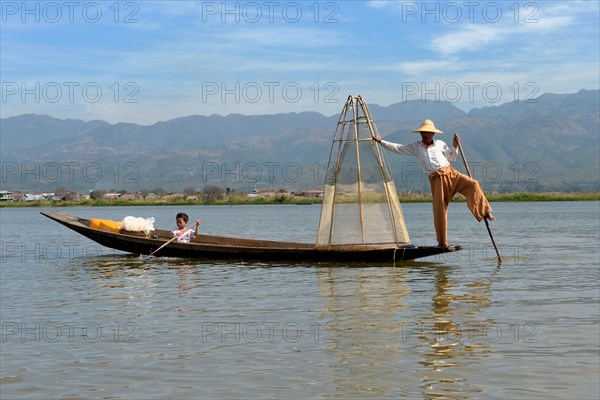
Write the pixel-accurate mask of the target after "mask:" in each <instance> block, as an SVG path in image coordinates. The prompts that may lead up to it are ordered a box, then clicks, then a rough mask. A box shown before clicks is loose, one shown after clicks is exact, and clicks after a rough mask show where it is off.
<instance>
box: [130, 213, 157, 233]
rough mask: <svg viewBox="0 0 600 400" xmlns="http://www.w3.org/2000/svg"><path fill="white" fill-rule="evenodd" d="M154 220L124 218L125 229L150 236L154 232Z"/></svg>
mask: <svg viewBox="0 0 600 400" xmlns="http://www.w3.org/2000/svg"><path fill="white" fill-rule="evenodd" d="M154 221H155V220H154V218H142V217H131V216H127V217H125V218H123V229H124V230H126V231H130V232H142V231H143V232H144V233H145V234H146V235H148V234H149V233H150V232H152V231H153V230H154Z"/></svg>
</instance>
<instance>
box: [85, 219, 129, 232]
mask: <svg viewBox="0 0 600 400" xmlns="http://www.w3.org/2000/svg"><path fill="white" fill-rule="evenodd" d="M90 228H94V229H100V230H103V231H107V232H115V233H119V232H121V229H122V228H123V223H122V222H121V221H112V220H110V219H95V218H94V219H91V220H90Z"/></svg>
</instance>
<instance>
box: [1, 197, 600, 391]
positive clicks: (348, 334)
mask: <svg viewBox="0 0 600 400" xmlns="http://www.w3.org/2000/svg"><path fill="white" fill-rule="evenodd" d="M403 210H404V214H405V217H406V220H407V225H408V229H409V232H410V234H411V239H412V241H413V242H414V243H417V244H435V235H434V232H433V222H432V215H431V214H432V213H431V205H430V204H406V205H403ZM40 211H43V210H42V209H36V208H15V209H1V210H0V219H1V221H0V222H1V237H2V239H1V240H2V246H1V252H2V253H1V254H0V271H1V275H0V294H1V315H0V319H1V327H2V332H1V334H2V338H1V339H2V340H1V343H0V345H1V363H0V368H1V371H0V375H1V381H0V388H1V397H2V398H6V399H12V398H19V399H28V398H31V399H39V398H61V399H62V398H69V399H74V398H116V399H124V398H136V399H138V398H139V399H142V398H144V399H150V398H172V399H178V398H203V399H213V398H226V399H234V398H245V399H246V398H247V399H265V398H292V399H295V398H302V399H304V398H312V399H320V398H377V399H382V398H389V399H405V398H407V399H439V398H449V399H508V398H516V399H567V398H569V399H598V397H599V387H600V382H599V379H600V378H599V376H600V368H599V362H600V352H599V346H600V344H599V343H600V333H599V331H600V328H599V319H600V289H599V275H600V273H599V265H600V248H599V246H600V245H599V243H600V237H599V236H600V233H599V232H600V222H599V221H600V203H599V202H556V203H551V202H549V203H498V204H494V211H495V212H494V214H495V215H496V216H497V217H498V220H497V221H495V222H493V223H492V224H491V225H492V229H493V232H494V235H495V237H496V240H497V242H498V244H499V245H500V247H501V250H502V254H503V256H504V258H505V262H504V263H503V264H502V265H501V266H498V264H497V262H496V261H495V259H494V255H495V253H494V251H493V248H492V247H491V246H490V245H489V238H488V236H487V232H486V229H485V225H484V224H483V223H481V224H479V223H477V222H476V221H474V220H473V218H472V216H470V214H469V212H468V210H467V209H466V206H465V204H464V203H462V204H461V203H454V204H451V207H450V220H449V224H450V226H449V239H450V243H451V244H452V243H463V244H464V245H465V249H464V251H462V252H459V253H451V254H448V255H443V256H437V257H430V258H427V259H422V260H418V261H413V262H408V263H403V264H399V263H397V264H395V265H394V264H393V263H389V264H337V265H330V264H314V263H308V262H303V261H301V260H299V261H297V262H290V263H260V262H243V261H239V262H231V261H219V260H217V261H202V260H187V259H173V258H170V259H169V258H152V259H151V258H148V257H138V256H132V255H127V254H124V253H119V252H116V251H113V250H110V249H107V248H103V247H100V246H99V245H96V244H94V243H93V242H91V241H89V240H87V239H85V238H83V237H81V236H79V235H77V234H76V233H74V232H72V231H70V230H68V229H67V228H65V227H63V226H61V225H59V224H57V223H55V222H53V221H51V220H49V219H47V218H45V217H43V216H41V215H40V214H39V212H40ZM62 211H65V212H69V213H72V214H76V215H79V216H83V217H100V218H112V219H115V220H120V219H122V218H123V217H125V216H127V215H133V216H138V217H154V218H156V223H155V226H156V227H163V228H172V227H173V228H174V225H175V222H174V220H175V214H176V213H177V212H178V211H185V212H187V213H188V214H189V215H190V217H191V218H192V219H196V218H201V219H202V220H203V225H202V227H201V228H202V230H203V231H204V232H206V233H212V234H223V235H231V236H245V237H254V238H265V239H276V240H293V241H307V242H312V241H314V240H315V233H316V226H317V223H318V217H319V206H294V205H284V206H233V207H227V206H214V207H205V206H202V207H185V208H184V209H182V208H181V207H130V208H126V207H119V208H113V207H111V208H68V209H62Z"/></svg>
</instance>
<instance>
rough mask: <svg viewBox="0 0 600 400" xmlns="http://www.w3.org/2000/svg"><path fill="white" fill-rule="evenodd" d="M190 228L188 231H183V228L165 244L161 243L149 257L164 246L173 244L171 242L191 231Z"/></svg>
mask: <svg viewBox="0 0 600 400" xmlns="http://www.w3.org/2000/svg"><path fill="white" fill-rule="evenodd" d="M194 225H198V223H197V222H196V223H195V224H194ZM191 230H192V228H190V229H185V227H184V228H183V230H182V231H181V232H179V234H178V235H175V236H173V237H172V238H171V239H169V240H168V241H167V242H165V243H163V245H162V246H160V247H159V248H158V249H156V250H154V251H153V252H152V253H150V255H151V256H152V255H154V253H156V252H157V251H159V250H160V249H162V248H163V247H165V246H166V245H168V244H169V243H171V242H173V240H175V239H177V238H178V237H181V236H183V235H184V234H186V233H187V231H191Z"/></svg>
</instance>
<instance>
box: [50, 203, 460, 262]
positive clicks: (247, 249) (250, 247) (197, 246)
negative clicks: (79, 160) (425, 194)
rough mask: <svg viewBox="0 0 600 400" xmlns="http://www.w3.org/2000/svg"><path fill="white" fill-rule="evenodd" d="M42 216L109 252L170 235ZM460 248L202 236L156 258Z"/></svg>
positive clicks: (357, 257)
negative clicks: (107, 228) (109, 228)
mask: <svg viewBox="0 0 600 400" xmlns="http://www.w3.org/2000/svg"><path fill="white" fill-rule="evenodd" d="M41 214H42V215H44V216H46V217H48V218H50V219H52V220H54V221H56V222H58V223H60V224H62V225H64V226H66V227H67V228H69V229H72V230H73V231H75V232H77V233H79V234H81V235H83V236H85V237H87V238H89V239H90V240H93V241H94V242H96V243H99V244H101V245H102V246H106V247H109V248H112V249H116V250H121V251H124V252H128V253H133V254H141V255H149V254H151V253H152V252H153V251H155V250H156V249H158V248H159V247H161V246H162V245H163V244H165V243H166V242H167V241H168V240H169V238H170V237H169V236H170V232H169V231H164V230H157V231H155V232H154V234H153V235H151V236H150V237H146V236H144V235H140V234H127V233H115V232H108V231H104V230H100V229H95V228H91V227H89V226H88V225H87V224H88V222H89V221H88V220H86V219H83V218H79V217H76V216H73V215H70V214H67V213H63V212H58V211H53V212H42V213H41ZM461 249H462V246H449V247H435V246H390V245H369V246H363V245H333V246H328V247H323V246H316V245H315V244H312V243H298V242H278V241H269V240H256V239H243V238H231V237H222V236H211V235H201V236H200V237H199V238H198V240H196V241H193V242H190V243H176V242H172V243H170V244H168V245H167V246H165V247H163V248H162V249H160V250H159V251H158V252H157V253H156V254H155V256H160V257H182V258H202V259H235V260H286V261H292V260H298V261H305V260H306V261H326V262H336V261H369V262H371V261H406V260H413V259H417V258H422V257H428V256H433V255H436V254H442V253H448V252H454V251H458V250H461Z"/></svg>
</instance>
